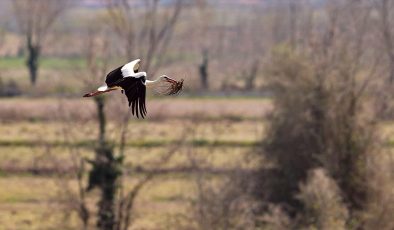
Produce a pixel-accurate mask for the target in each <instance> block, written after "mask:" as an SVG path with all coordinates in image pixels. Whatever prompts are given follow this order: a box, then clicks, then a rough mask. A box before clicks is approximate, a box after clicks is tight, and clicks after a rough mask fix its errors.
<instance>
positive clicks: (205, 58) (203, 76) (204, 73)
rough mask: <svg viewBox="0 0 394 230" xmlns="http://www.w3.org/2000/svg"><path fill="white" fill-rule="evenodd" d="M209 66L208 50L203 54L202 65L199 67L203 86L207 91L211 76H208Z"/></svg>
mask: <svg viewBox="0 0 394 230" xmlns="http://www.w3.org/2000/svg"><path fill="white" fill-rule="evenodd" d="M208 64H209V59H208V50H207V49H205V50H204V51H203V52H202V63H201V64H200V66H199V72H200V79H201V86H202V88H203V89H205V90H207V89H209V84H208V76H209V75H208Z"/></svg>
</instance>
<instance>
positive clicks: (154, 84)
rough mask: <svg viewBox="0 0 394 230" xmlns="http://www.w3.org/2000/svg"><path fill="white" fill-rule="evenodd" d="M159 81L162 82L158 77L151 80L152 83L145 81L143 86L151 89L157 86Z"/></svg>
mask: <svg viewBox="0 0 394 230" xmlns="http://www.w3.org/2000/svg"><path fill="white" fill-rule="evenodd" d="M161 80H162V77H161V76H160V77H158V78H157V79H156V80H153V81H150V80H146V81H145V85H146V87H147V88H152V87H154V86H156V85H158V84H159V83H160V82H161Z"/></svg>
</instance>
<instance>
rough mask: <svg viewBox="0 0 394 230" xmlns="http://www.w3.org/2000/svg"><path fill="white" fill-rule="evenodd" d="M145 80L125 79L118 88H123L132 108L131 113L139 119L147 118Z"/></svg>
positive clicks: (117, 84)
mask: <svg viewBox="0 0 394 230" xmlns="http://www.w3.org/2000/svg"><path fill="white" fill-rule="evenodd" d="M144 81H145V78H143V77H141V78H134V77H125V78H123V80H121V81H120V82H118V83H116V86H120V87H122V89H124V92H125V94H126V96H127V99H128V101H129V106H131V112H132V113H133V115H136V116H137V117H138V118H139V115H140V116H141V117H142V118H144V117H145V116H146V107H145V97H146V87H145V84H144Z"/></svg>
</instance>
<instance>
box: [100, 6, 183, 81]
mask: <svg viewBox="0 0 394 230" xmlns="http://www.w3.org/2000/svg"><path fill="white" fill-rule="evenodd" d="M105 3H106V4H107V12H108V17H109V20H108V23H109V25H110V27H111V28H113V30H114V31H115V33H116V34H117V35H118V37H119V39H120V41H121V44H122V47H121V49H122V51H123V52H124V55H125V57H127V58H128V59H129V60H130V59H132V58H135V57H140V58H142V59H143V60H144V61H143V63H142V65H143V69H144V70H145V71H147V72H148V71H150V72H151V74H154V73H155V71H156V70H157V68H158V67H159V66H160V65H161V63H162V61H163V57H164V55H165V54H166V51H167V47H168V45H169V42H170V41H171V38H172V35H173V32H174V29H175V26H176V24H177V22H178V19H179V15H180V13H181V10H182V1H181V0H177V1H176V2H175V3H174V6H173V7H172V9H160V7H159V4H160V3H161V1H160V0H148V1H144V4H145V6H144V7H143V8H142V9H139V10H136V9H134V8H132V7H131V5H130V2H129V1H127V0H120V1H118V0H105Z"/></svg>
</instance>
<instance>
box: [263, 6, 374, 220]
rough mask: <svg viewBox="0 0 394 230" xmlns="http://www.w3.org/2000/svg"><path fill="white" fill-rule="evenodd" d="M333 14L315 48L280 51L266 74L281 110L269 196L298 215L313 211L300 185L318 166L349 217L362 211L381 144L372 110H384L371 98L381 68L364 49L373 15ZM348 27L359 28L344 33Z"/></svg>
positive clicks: (274, 131) (363, 11) (334, 10)
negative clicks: (369, 173) (370, 170)
mask: <svg viewBox="0 0 394 230" xmlns="http://www.w3.org/2000/svg"><path fill="white" fill-rule="evenodd" d="M352 9H358V13H357V14H354V13H352V12H353V11H352ZM327 14H328V17H327V18H328V21H327V25H326V27H324V30H321V31H319V33H317V32H316V39H315V42H314V43H313V44H312V45H311V46H310V48H309V49H307V50H301V51H298V50H297V49H294V47H291V46H279V47H278V48H277V49H276V50H275V51H274V52H273V55H272V60H271V62H270V65H269V71H268V74H267V76H268V82H269V85H270V87H271V90H272V92H273V94H274V106H275V109H274V112H273V114H272V119H271V120H270V121H271V123H270V124H269V128H268V131H267V138H266V140H265V148H264V151H265V152H266V153H267V154H265V156H270V157H271V159H273V161H274V162H275V163H276V168H275V169H274V170H273V171H274V174H275V176H274V178H275V179H273V180H269V181H271V182H268V183H271V184H270V185H269V189H268V190H265V191H262V192H263V193H265V194H268V197H269V200H270V201H271V202H274V203H279V204H285V205H283V207H284V208H286V211H287V212H288V213H290V214H291V215H292V216H297V213H299V212H300V211H302V210H304V208H307V207H306V206H305V204H304V203H302V202H300V200H299V199H295V194H298V193H299V184H300V183H303V182H305V181H306V180H307V178H308V171H309V170H312V169H314V168H319V167H323V168H324V169H325V170H327V172H328V174H329V175H330V176H332V178H333V179H334V180H335V182H336V183H337V184H338V187H339V189H340V192H341V195H342V196H343V200H344V202H345V203H346V204H347V205H348V206H349V209H350V210H361V209H363V207H364V205H365V204H366V201H367V196H368V189H367V186H366V183H365V181H366V180H367V170H366V169H367V167H366V166H367V165H366V162H367V160H368V155H369V154H372V153H375V152H376V151H377V149H376V145H377V144H379V138H378V135H377V132H376V131H377V129H376V128H377V127H376V124H377V119H376V114H375V111H373V110H372V109H371V108H373V107H372V106H371V104H373V103H380V101H378V100H376V98H374V97H373V94H372V93H371V80H372V79H373V78H374V77H376V76H375V73H376V65H377V63H376V62H368V61H366V58H367V56H368V55H366V53H365V52H364V50H365V49H364V48H363V47H365V46H366V40H365V36H366V26H367V25H369V15H370V8H369V7H368V6H365V5H363V4H362V2H351V3H349V4H346V5H343V3H342V2H341V3H336V4H334V3H333V4H332V5H330V7H329V8H327ZM344 20H346V23H345V22H344ZM347 24H350V25H352V28H349V30H342V29H343V28H342V26H344V25H346V26H347ZM346 26H345V28H347V27H346ZM367 62H368V64H367ZM264 188H265V187H264ZM260 189H263V188H260ZM353 213H354V212H353Z"/></svg>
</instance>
